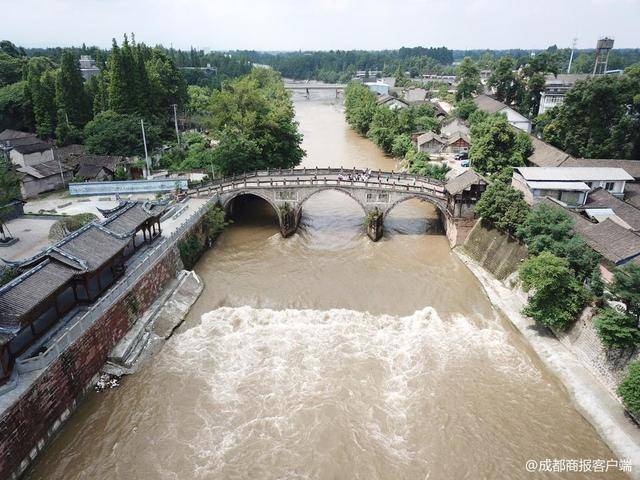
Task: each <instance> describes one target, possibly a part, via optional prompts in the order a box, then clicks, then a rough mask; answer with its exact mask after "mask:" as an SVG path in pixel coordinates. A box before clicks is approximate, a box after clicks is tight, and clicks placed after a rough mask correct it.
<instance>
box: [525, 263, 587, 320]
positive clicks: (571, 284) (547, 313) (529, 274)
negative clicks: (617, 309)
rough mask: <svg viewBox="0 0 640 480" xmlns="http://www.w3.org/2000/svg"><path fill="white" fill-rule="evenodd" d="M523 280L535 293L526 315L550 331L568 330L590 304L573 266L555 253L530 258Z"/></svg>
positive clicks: (526, 308)
mask: <svg viewBox="0 0 640 480" xmlns="http://www.w3.org/2000/svg"><path fill="white" fill-rule="evenodd" d="M520 279H521V280H522V285H523V287H524V289H525V290H527V291H529V290H531V289H533V294H532V295H530V296H529V302H528V305H527V306H526V307H525V308H524V309H523V311H522V313H524V314H525V315H528V316H530V317H531V318H533V319H534V320H536V321H538V322H540V323H542V324H543V325H546V326H548V327H552V328H557V329H560V330H563V329H565V328H567V327H568V326H569V324H570V323H571V322H573V320H575V318H576V316H577V315H578V313H579V312H580V310H582V308H583V307H584V305H585V303H586V301H587V295H586V292H585V290H584V288H583V287H582V285H581V284H580V282H578V280H577V279H576V277H575V274H574V271H573V270H572V269H571V267H570V265H569V262H568V261H567V260H566V259H564V258H559V257H557V256H556V255H554V254H553V253H551V252H546V251H545V252H542V253H541V254H540V255H537V256H532V257H530V258H528V259H527V260H526V261H525V262H524V263H523V264H522V266H521V267H520Z"/></svg>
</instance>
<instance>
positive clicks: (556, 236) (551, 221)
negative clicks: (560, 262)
mask: <svg viewBox="0 0 640 480" xmlns="http://www.w3.org/2000/svg"><path fill="white" fill-rule="evenodd" d="M517 235H518V236H519V237H520V238H521V239H522V240H523V241H524V242H525V243H526V245H527V248H528V250H529V253H530V254H532V255H538V254H540V253H542V252H545V251H546V252H551V253H553V254H554V255H556V256H558V257H563V258H565V259H566V260H567V261H568V262H569V265H570V267H571V268H572V269H573V271H574V275H575V276H576V278H577V279H578V280H580V281H583V280H585V279H586V278H589V277H590V276H591V274H592V273H593V269H594V268H595V266H596V265H597V263H598V260H599V256H598V255H597V254H596V253H595V252H594V251H593V250H592V249H591V248H590V247H589V246H587V244H585V243H584V241H583V240H582V238H580V236H578V235H575V234H574V233H573V221H572V220H571V218H570V217H569V216H568V215H567V213H566V212H564V211H563V210H562V209H560V208H555V207H552V206H549V205H547V204H544V203H543V204H540V205H538V206H536V208H533V209H531V211H530V213H529V215H527V218H526V219H525V221H524V222H523V223H522V224H521V225H520V226H519V227H518V228H517Z"/></svg>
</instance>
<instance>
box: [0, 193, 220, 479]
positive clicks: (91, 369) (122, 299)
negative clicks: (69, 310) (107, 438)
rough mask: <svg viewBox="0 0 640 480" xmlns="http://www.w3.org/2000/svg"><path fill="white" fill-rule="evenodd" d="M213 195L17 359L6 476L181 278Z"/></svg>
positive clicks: (0, 411)
mask: <svg viewBox="0 0 640 480" xmlns="http://www.w3.org/2000/svg"><path fill="white" fill-rule="evenodd" d="M211 202H213V200H211V201H209V202H207V203H205V204H204V205H202V206H201V207H200V208H199V209H198V210H196V211H195V212H194V213H193V214H192V215H191V216H190V217H189V218H187V219H186V220H185V221H184V222H183V223H182V224H181V225H180V226H178V228H176V229H175V230H174V231H173V232H172V233H171V234H170V235H169V236H168V237H163V238H162V239H161V240H159V243H158V244H156V245H155V246H154V247H153V248H152V249H151V250H150V251H148V252H146V253H145V254H144V255H143V257H141V258H139V259H136V260H135V262H134V264H133V265H131V266H130V268H129V269H128V271H127V273H126V274H125V276H124V277H123V278H122V279H120V280H119V281H118V283H117V284H116V285H115V286H114V287H113V288H112V289H111V290H110V291H109V292H108V293H107V294H106V295H105V296H103V297H102V298H101V299H100V300H99V301H98V302H97V303H95V304H94V305H92V307H91V308H90V309H89V311H88V312H86V313H84V314H83V315H82V316H81V317H80V318H79V319H78V320H72V321H73V322H74V323H73V324H72V325H70V327H69V328H67V329H66V331H65V333H64V334H63V335H60V336H59V337H58V338H57V339H56V340H55V341H54V342H52V344H51V345H50V346H49V348H48V349H47V350H46V351H45V352H43V353H42V354H41V355H40V356H38V357H36V358H34V359H30V361H28V362H27V361H25V362H22V363H21V364H20V365H19V366H18V371H19V375H20V377H19V378H18V381H17V385H16V386H15V388H14V389H13V390H11V391H8V392H5V393H4V394H3V395H2V396H0V451H1V452H2V455H1V456H0V478H2V479H17V478H19V477H20V476H21V475H22V473H23V472H24V471H25V470H26V468H27V467H28V466H29V465H30V463H31V462H32V461H33V460H34V459H35V458H36V456H37V455H38V453H39V452H40V451H42V449H44V448H45V447H46V445H47V444H48V443H49V441H50V440H51V439H52V438H53V437H54V436H55V434H56V433H57V432H58V431H59V429H60V428H61V427H62V425H63V424H64V421H65V420H66V419H67V418H68V417H69V415H70V414H71V413H72V412H73V411H74V410H75V408H76V407H77V405H78V403H79V402H80V401H81V399H82V398H83V396H84V395H85V393H86V391H87V390H88V389H89V388H91V386H92V385H93V383H94V381H95V379H96V377H97V375H98V374H99V372H100V369H101V368H102V366H103V365H104V363H105V362H106V360H107V357H108V355H109V352H110V351H111V349H112V348H113V347H114V346H115V345H116V344H117V343H118V342H119V341H120V340H121V339H122V338H123V337H124V335H125V334H126V333H127V332H128V331H129V329H130V328H131V325H133V324H134V323H135V322H136V320H137V319H138V318H139V317H140V316H142V314H143V313H144V311H145V310H146V309H148V308H149V306H151V305H152V303H153V302H154V301H155V299H156V298H157V296H158V295H159V294H160V292H161V291H162V290H163V289H164V288H165V287H166V286H167V285H168V284H169V283H170V282H171V281H172V280H173V279H175V278H176V276H177V275H178V273H179V272H180V271H181V270H182V268H183V265H182V261H181V259H180V254H179V251H178V242H179V241H180V240H182V239H183V238H185V236H187V235H189V234H191V233H192V232H194V231H199V230H200V225H201V219H202V214H203V213H204V212H205V211H206V210H207V208H208V207H209V206H210V204H211Z"/></svg>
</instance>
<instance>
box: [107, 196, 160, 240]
mask: <svg viewBox="0 0 640 480" xmlns="http://www.w3.org/2000/svg"><path fill="white" fill-rule="evenodd" d="M163 212H164V207H163V206H161V205H157V204H154V203H150V202H144V203H139V202H130V203H129V204H128V205H125V206H124V208H121V209H118V210H117V211H116V212H115V213H114V214H113V215H111V216H110V217H109V218H107V219H106V220H105V221H104V222H103V223H102V224H103V225H104V226H105V227H106V228H108V229H109V230H111V231H113V232H115V233H118V234H121V235H130V234H132V233H134V232H135V231H136V229H138V228H139V227H140V226H141V225H142V224H143V223H144V222H146V221H147V220H149V219H150V218H157V217H158V216H159V215H162V213H163Z"/></svg>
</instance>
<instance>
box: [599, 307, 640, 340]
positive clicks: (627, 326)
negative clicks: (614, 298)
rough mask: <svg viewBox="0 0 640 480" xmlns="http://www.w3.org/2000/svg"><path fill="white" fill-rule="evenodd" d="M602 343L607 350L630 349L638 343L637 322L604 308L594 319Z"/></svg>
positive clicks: (638, 330)
mask: <svg viewBox="0 0 640 480" xmlns="http://www.w3.org/2000/svg"><path fill="white" fill-rule="evenodd" d="M594 324H595V326H596V331H597V332H598V336H599V337H600V340H602V343H603V344H604V345H606V346H607V347H609V348H621V349H624V348H630V347H635V346H636V345H638V343H640V329H638V322H637V321H636V320H635V319H634V318H633V317H632V316H631V315H627V314H626V313H624V312H619V311H617V310H616V309H614V308H605V309H603V310H602V311H601V312H600V313H598V315H597V316H596V317H595V318H594Z"/></svg>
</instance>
